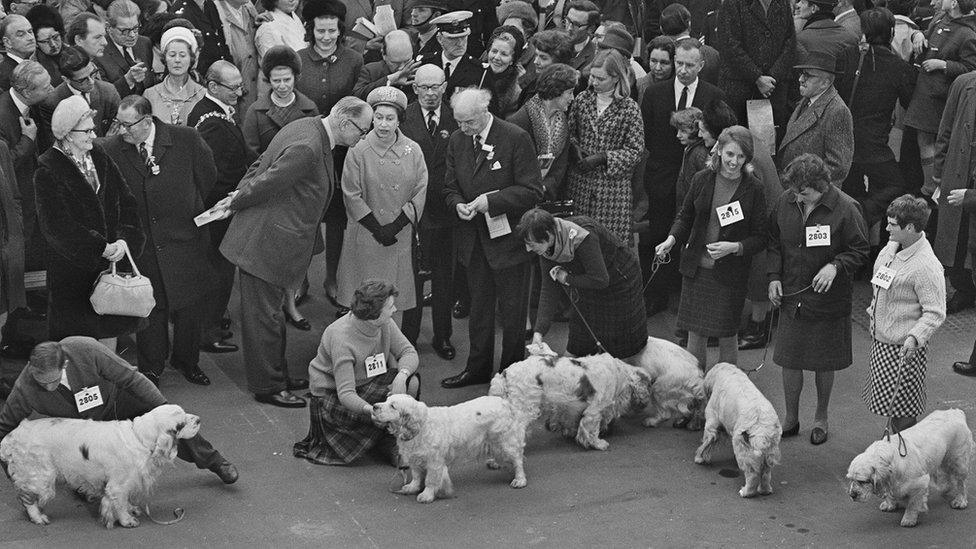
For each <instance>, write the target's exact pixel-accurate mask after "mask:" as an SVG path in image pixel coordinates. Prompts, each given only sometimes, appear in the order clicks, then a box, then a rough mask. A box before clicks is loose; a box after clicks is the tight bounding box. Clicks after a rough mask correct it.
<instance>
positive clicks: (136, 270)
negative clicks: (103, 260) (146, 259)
mask: <svg viewBox="0 0 976 549" xmlns="http://www.w3.org/2000/svg"><path fill="white" fill-rule="evenodd" d="M120 242H122V249H124V250H125V257H126V258H127V259H128V260H129V265H131V266H132V274H134V275H136V276H142V273H140V272H139V267H137V266H136V260H135V259H132V252H130V251H129V244H128V243H127V242H126V241H125V240H122V241H120ZM117 264H118V261H113V262H112V274H113V275H114V274H118V272H117V271H118V268H117Z"/></svg>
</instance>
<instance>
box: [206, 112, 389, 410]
mask: <svg viewBox="0 0 976 549" xmlns="http://www.w3.org/2000/svg"><path fill="white" fill-rule="evenodd" d="M372 118H373V109H371V108H370V107H369V105H367V104H366V102H365V101H363V100H362V99H358V98H355V97H345V98H343V99H341V100H339V102H338V103H336V104H335V106H334V107H332V111H331V112H330V113H329V115H328V116H326V117H324V118H317V117H308V118H302V119H299V120H296V121H294V122H292V123H290V124H288V125H287V126H285V127H284V128H282V130H281V131H280V132H278V134H277V135H276V136H275V137H274V139H273V140H272V141H271V144H270V145H269V146H268V149H267V150H266V151H265V152H264V154H263V155H261V158H260V159H258V161H257V162H255V163H254V164H253V165H252V166H251V168H250V169H249V170H248V172H247V173H246V174H245V175H244V179H242V180H241V183H240V185H238V186H237V190H236V191H234V192H233V193H232V194H231V196H229V197H227V198H225V199H224V200H221V201H220V202H219V203H218V204H217V206H216V207H217V208H218V209H221V210H226V212H225V213H226V214H233V216H234V218H233V219H232V220H231V222H230V227H229V228H228V229H227V234H226V235H225V236H224V241H223V243H222V244H221V245H220V251H221V253H223V254H224V256H225V257H226V258H227V259H228V260H229V261H230V262H231V263H233V264H235V265H237V267H238V268H239V269H240V288H241V329H242V332H243V335H242V337H241V342H242V348H243V352H244V370H245V373H246V375H247V388H248V390H250V391H251V392H252V393H254V398H255V399H256V400H257V401H258V402H262V403H265V404H271V405H274V406H281V407H284V408H301V407H304V406H305V404H306V403H305V400H304V399H302V398H299V397H297V396H295V395H293V394H291V393H290V392H288V389H289V385H290V382H289V377H288V366H287V364H286V363H285V319H284V316H283V313H282V311H281V306H282V304H283V303H284V297H285V291H288V290H297V289H298V287H299V286H300V285H301V283H302V280H304V278H305V272H306V271H307V270H308V265H309V263H310V262H311V260H312V246H313V244H314V243H315V233H316V231H318V230H319V223H320V222H321V220H322V215H323V214H324V213H325V208H326V206H327V205H328V204H329V200H330V199H331V198H332V193H333V191H334V190H335V186H336V182H335V170H334V165H333V160H332V148H333V147H334V146H336V145H344V146H347V147H352V146H353V145H355V144H356V143H358V142H359V140H360V139H362V138H363V136H365V135H366V133H367V132H368V131H369V126H370V122H371V121H372ZM293 387H295V386H293Z"/></svg>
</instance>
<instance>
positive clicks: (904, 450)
mask: <svg viewBox="0 0 976 549" xmlns="http://www.w3.org/2000/svg"><path fill="white" fill-rule="evenodd" d="M907 366H908V360H907V359H905V358H901V359H899V360H898V379H896V380H895V390H894V391H892V392H891V400H889V401H888V421H887V422H886V423H885V428H884V431H883V432H882V433H881V438H883V439H885V442H891V433H894V434H896V435H898V455H899V456H901V457H905V456H907V455H908V445H907V444H906V443H905V438H904V437H902V436H901V430H900V429H899V430H897V431H896V430H895V426H894V423H893V420H894V419H895V418H894V417H893V416H892V413H893V412H894V411H895V398H896V397H897V396H898V392H899V391H901V380H902V376H903V375H904V373H905V368H906V367H907Z"/></svg>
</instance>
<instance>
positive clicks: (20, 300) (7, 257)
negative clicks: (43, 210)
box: [0, 140, 27, 313]
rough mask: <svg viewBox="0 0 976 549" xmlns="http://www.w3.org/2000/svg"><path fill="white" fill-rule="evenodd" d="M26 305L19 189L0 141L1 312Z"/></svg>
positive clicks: (8, 157)
mask: <svg viewBox="0 0 976 549" xmlns="http://www.w3.org/2000/svg"><path fill="white" fill-rule="evenodd" d="M26 306H27V296H26V294H25V293H24V229H23V220H22V218H21V213H20V189H18V187H17V177H16V175H15V172H14V163H13V156H12V155H11V154H10V149H9V148H7V144H6V143H4V142H3V141H2V140H0V313H3V312H7V311H13V310H14V309H17V308H18V307H26Z"/></svg>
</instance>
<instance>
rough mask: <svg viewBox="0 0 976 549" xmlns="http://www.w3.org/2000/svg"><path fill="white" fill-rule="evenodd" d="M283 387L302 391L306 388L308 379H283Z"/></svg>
mask: <svg viewBox="0 0 976 549" xmlns="http://www.w3.org/2000/svg"><path fill="white" fill-rule="evenodd" d="M285 387H287V388H288V390H289V391H304V390H305V389H308V380H307V379H294V378H288V379H287V380H286V381H285Z"/></svg>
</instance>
